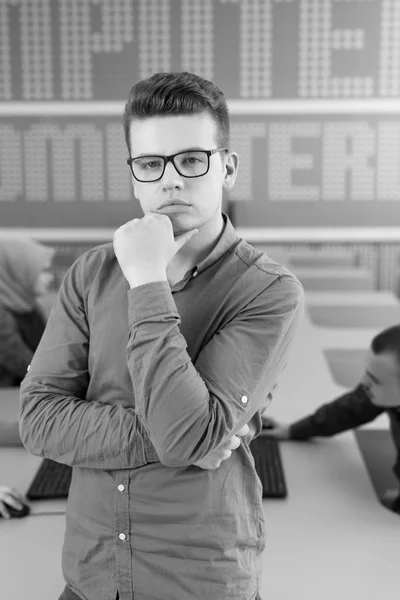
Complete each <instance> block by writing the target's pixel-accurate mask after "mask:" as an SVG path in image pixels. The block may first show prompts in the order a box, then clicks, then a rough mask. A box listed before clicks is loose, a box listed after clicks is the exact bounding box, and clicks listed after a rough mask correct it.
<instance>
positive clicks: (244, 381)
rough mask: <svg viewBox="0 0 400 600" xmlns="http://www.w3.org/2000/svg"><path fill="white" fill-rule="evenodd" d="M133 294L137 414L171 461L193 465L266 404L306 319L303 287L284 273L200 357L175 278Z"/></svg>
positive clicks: (131, 346)
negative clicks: (183, 319)
mask: <svg viewBox="0 0 400 600" xmlns="http://www.w3.org/2000/svg"><path fill="white" fill-rule="evenodd" d="M128 297H129V343H128V347H127V356H128V368H129V372H130V375H131V379H132V383H133V387H134V390H135V399H136V406H137V411H138V414H140V416H141V418H142V419H143V422H144V424H145V426H146V428H147V430H148V432H149V437H150V439H151V441H152V443H153V445H154V446H155V448H156V450H157V454H158V455H159V457H160V460H161V461H162V462H163V463H164V464H166V465H169V466H187V465H190V464H194V463H195V462H196V461H198V460H200V459H202V458H203V457H204V456H205V455H207V453H209V452H210V451H212V450H214V449H215V448H216V447H218V446H219V445H220V444H221V443H223V442H224V441H225V440H226V439H227V438H229V437H232V436H233V435H235V434H236V433H237V432H238V431H239V430H240V429H241V428H242V427H243V426H244V425H245V424H246V423H248V422H249V421H250V420H251V419H252V417H253V416H254V414H255V413H256V412H257V411H259V410H260V409H265V406H266V403H267V402H268V400H267V397H268V394H269V392H270V391H271V390H272V388H273V386H274V384H275V382H276V380H277V378H278V376H279V374H280V373H281V371H282V370H283V368H284V366H285V364H286V362H287V358H288V352H289V350H290V348H291V345H292V341H293V338H294V335H295V333H296V331H297V327H298V325H299V322H300V319H301V315H302V308H303V290H302V287H301V286H300V284H299V283H298V282H297V280H295V279H294V278H291V277H286V276H284V277H277V278H276V279H275V280H274V281H273V282H272V283H271V284H270V285H269V286H268V287H267V288H266V289H264V290H263V291H262V292H261V293H259V294H258V295H257V296H256V297H255V298H253V299H252V300H250V301H249V304H248V305H247V306H245V307H244V308H243V309H242V310H241V312H239V314H237V315H236V317H235V318H234V319H232V320H231V321H230V322H229V323H227V324H226V325H225V326H224V327H223V328H222V329H220V330H219V331H218V332H217V333H216V334H215V335H214V336H213V337H212V339H211V340H210V341H209V342H208V343H207V344H206V346H205V347H204V348H203V349H202V351H201V352H200V355H199V356H198V358H197V360H196V362H195V364H193V363H192V361H191V359H190V357H189V355H188V353H187V351H186V341H185V339H184V337H183V336H182V335H181V333H180V329H179V325H180V317H179V314H178V311H177V309H176V305H175V302H174V299H173V296H172V294H171V291H170V288H169V286H168V284H167V283H165V282H155V283H149V284H146V285H143V286H139V287H136V288H133V289H132V290H131V291H130V292H129V293H128Z"/></svg>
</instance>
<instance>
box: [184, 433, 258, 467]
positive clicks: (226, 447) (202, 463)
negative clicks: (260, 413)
mask: <svg viewBox="0 0 400 600" xmlns="http://www.w3.org/2000/svg"><path fill="white" fill-rule="evenodd" d="M249 431H250V429H249V426H248V425H244V426H243V427H242V429H239V431H238V432H237V433H236V435H234V436H232V437H231V438H229V440H227V441H226V442H223V443H222V444H220V445H219V446H218V448H214V450H212V451H211V452H209V453H208V454H207V455H206V456H204V457H203V458H201V459H200V460H198V461H197V462H195V463H193V464H194V465H195V466H196V467H200V468H201V469H206V470H208V471H215V470H216V469H218V468H219V467H220V465H221V463H222V462H223V461H224V460H227V459H228V458H230V457H231V456H232V450H236V448H239V446H240V438H241V437H243V436H245V435H247V434H248V433H249Z"/></svg>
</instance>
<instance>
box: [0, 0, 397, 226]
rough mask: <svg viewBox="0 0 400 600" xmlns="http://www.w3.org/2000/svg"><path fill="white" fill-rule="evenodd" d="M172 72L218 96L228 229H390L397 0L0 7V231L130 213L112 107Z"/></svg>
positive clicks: (183, 0)
mask: <svg viewBox="0 0 400 600" xmlns="http://www.w3.org/2000/svg"><path fill="white" fill-rule="evenodd" d="M181 70H191V71H195V72H196V73H198V74H199V75H202V76H203V77H206V78H209V79H212V80H213V81H215V83H217V84H218V85H219V86H220V87H221V88H222V89H223V90H224V92H225V93H226V96H227V98H228V100H229V105H230V110H231V115H232V136H231V148H232V149H235V150H237V151H238V152H239V155H240V158H241V167H240V171H239V176H238V179H237V183H236V186H235V189H234V190H233V193H232V194H231V196H230V198H229V199H230V200H231V201H234V202H235V211H234V213H235V217H236V224H238V225H243V226H251V225H257V226H262V225H268V226H274V225H276V226H283V225H285V226H292V227H293V226H308V227H310V226H311V227H314V226H333V227H336V226H338V227H339V226H361V225H381V226H385V225H390V226H393V225H398V224H399V223H400V168H399V167H400V118H399V115H400V102H399V97H400V1H399V0H113V2H111V1H108V0H62V1H61V0H53V1H51V0H3V1H2V2H0V226H1V227H43V226H44V227H54V226H58V227H60V226H63V227H85V228H87V227H115V226H118V225H120V224H121V223H122V222H124V221H126V220H128V219H130V218H133V217H134V216H140V209H139V207H138V205H137V202H136V201H134V199H133V195H132V190H131V184H130V178H129V171H128V167H127V165H126V157H127V151H126V148H125V143H124V139H123V131H122V125H121V113H122V110H123V105H124V102H125V101H126V98H127V96H128V93H129V89H130V87H131V86H132V85H133V84H134V83H135V82H136V81H137V80H139V79H141V78H144V77H147V76H148V75H150V74H152V73H153V72H156V71H181Z"/></svg>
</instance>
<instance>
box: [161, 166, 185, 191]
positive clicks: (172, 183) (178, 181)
mask: <svg viewBox="0 0 400 600" xmlns="http://www.w3.org/2000/svg"><path fill="white" fill-rule="evenodd" d="M161 181H162V184H163V187H164V188H166V189H168V188H173V187H181V186H182V185H183V179H182V176H181V175H179V173H178V171H177V170H176V169H175V165H174V164H173V162H172V160H170V161H169V162H168V163H167V164H166V165H165V171H164V175H163V176H162V179H161Z"/></svg>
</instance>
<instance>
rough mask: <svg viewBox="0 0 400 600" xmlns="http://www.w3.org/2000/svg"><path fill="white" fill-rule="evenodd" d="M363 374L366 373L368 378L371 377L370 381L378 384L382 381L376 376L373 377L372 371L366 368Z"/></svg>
mask: <svg viewBox="0 0 400 600" xmlns="http://www.w3.org/2000/svg"><path fill="white" fill-rule="evenodd" d="M365 374H366V375H368V377H369V378H370V379H372V381H373V382H374V383H377V384H378V385H380V384H381V383H382V382H381V381H379V379H378V378H377V377H375V375H372V373H371V372H370V371H368V369H367V370H366V371H365Z"/></svg>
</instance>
